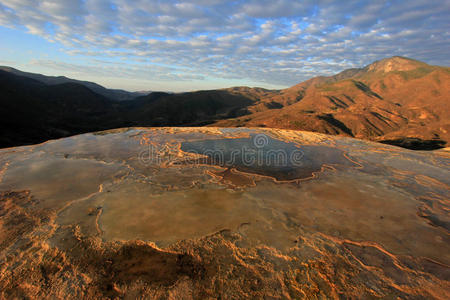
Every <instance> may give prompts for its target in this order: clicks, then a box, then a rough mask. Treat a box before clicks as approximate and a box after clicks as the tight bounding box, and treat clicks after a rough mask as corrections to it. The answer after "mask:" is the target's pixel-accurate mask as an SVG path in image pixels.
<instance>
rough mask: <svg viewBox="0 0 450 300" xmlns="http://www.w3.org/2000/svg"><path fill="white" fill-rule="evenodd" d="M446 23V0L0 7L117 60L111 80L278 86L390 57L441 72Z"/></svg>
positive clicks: (170, 0) (22, 1)
mask: <svg viewBox="0 0 450 300" xmlns="http://www.w3.org/2000/svg"><path fill="white" fill-rule="evenodd" d="M449 15H450V1H448V0H445V1H426V0H412V1H408V2H404V1H400V0H392V1H385V0H380V1H376V2H374V1H368V0H367V1H345V2H344V1H337V0H335V1H331V0H322V1H312V0H311V1H310V0H307V1H292V0H247V1H222V0H214V1H213V0H208V1H207V0H192V1H187V0H184V1H176V0H166V1H156V0H135V1H133V2H130V1H127V0H45V1H32V0H7V1H6V0H0V24H1V25H3V26H8V27H14V28H18V29H21V28H24V30H26V31H28V32H30V33H31V34H35V35H39V36H42V37H44V38H46V39H48V40H52V41H57V42H60V43H62V44H63V45H64V47H65V48H64V51H66V53H69V54H72V55H77V56H85V57H94V58H95V59H98V58H102V59H103V60H108V59H111V60H113V59H123V60H124V63H122V64H120V65H118V66H115V67H114V68H116V69H114V70H115V71H114V74H115V75H117V76H125V75H127V74H131V73H130V72H134V73H133V74H134V76H139V78H145V79H148V78H153V79H155V80H174V81H179V80H193V79H195V80H200V79H201V78H224V79H229V78H232V79H246V80H253V81H259V82H266V83H270V84H281V85H286V86H288V85H292V84H295V83H298V82H300V81H302V80H305V79H307V78H309V77H310V76H315V75H319V74H332V73H335V72H338V71H340V70H342V69H345V68H347V67H354V66H358V65H363V64H367V63H370V62H371V61H372V60H374V59H378V58H383V57H387V56H392V55H410V56H412V57H413V58H416V59H420V60H425V61H427V62H429V63H433V64H441V65H449V63H450V57H449V56H448V53H449V52H450V39H449V32H448V17H449ZM94 58H92V59H94ZM148 62H152V63H153V64H155V63H163V64H164V65H167V66H173V68H174V69H170V68H169V69H167V68H162V67H156V66H155V65H150V66H148V65H144V64H145V63H148ZM40 63H41V64H43V62H40ZM139 63H141V64H142V65H143V66H145V67H142V68H140V69H136V67H135V64H139ZM48 65H49V62H47V67H48ZM99 66H100V64H99V63H98V65H96V67H95V68H96V69H99V70H100V71H99V72H100V73H98V74H99V76H100V75H102V74H103V73H101V72H102V71H101V70H102V68H101V67H100V68H99ZM59 67H60V68H69V69H71V70H72V71H73V67H71V66H69V65H67V64H66V65H64V64H59V65H58V68H59ZM108 68H111V67H108ZM179 69H182V70H183V72H178V71H174V70H179ZM83 70H84V71H86V69H83ZM83 70H80V72H83ZM89 71H92V70H89ZM105 72H106V73H109V74H111V73H110V72H111V70H110V69H108V70H107V71H105ZM127 76H128V75H127ZM136 78H138V77H136Z"/></svg>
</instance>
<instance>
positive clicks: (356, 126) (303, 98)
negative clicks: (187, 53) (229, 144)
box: [0, 57, 450, 149]
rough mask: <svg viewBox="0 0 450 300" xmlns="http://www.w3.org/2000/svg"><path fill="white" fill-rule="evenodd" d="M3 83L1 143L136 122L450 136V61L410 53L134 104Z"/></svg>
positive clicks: (80, 91) (403, 138) (405, 139)
mask: <svg viewBox="0 0 450 300" xmlns="http://www.w3.org/2000/svg"><path fill="white" fill-rule="evenodd" d="M17 71H18V70H17ZM18 72H21V71H18ZM38 75H39V74H38ZM56 78H58V77H56ZM0 84H1V85H2V86H3V87H2V90H3V93H1V94H0V97H1V99H0V100H1V101H0V104H1V107H0V113H1V115H2V116H3V120H2V126H1V130H2V139H1V141H0V146H3V147H7V146H15V145H20V144H27V143H37V142H41V141H45V140H47V139H52V138H58V137H64V136H68V135H73V134H78V133H84V132H89V131H96V130H104V129H111V128H117V127H129V126H205V125H206V126H219V127H242V126H246V127H273V128H282V129H296V130H306V131H314V132H320V133H326V134H333V135H344V136H351V137H356V138H360V139H367V140H372V141H381V142H386V143H392V144H395V145H400V146H405V147H408V148H413V149H421V146H420V144H421V142H420V141H422V140H423V141H424V142H423V147H422V148H423V149H430V147H431V146H430V145H434V146H432V147H431V148H433V147H435V148H440V147H445V144H446V142H447V141H449V140H450V107H449V99H450V68H448V67H439V66H431V65H427V64H426V63H423V62H420V61H417V60H413V59H409V58H404V57H391V58H386V59H382V60H379V61H376V62H374V63H372V64H369V65H367V66H364V67H362V68H352V69H347V70H344V71H342V72H340V73H338V74H336V75H333V76H318V77H314V78H311V79H309V80H306V81H303V82H301V83H299V84H297V85H294V86H292V87H290V88H287V89H283V90H269V89H264V88H258V87H256V88H251V87H245V86H240V87H232V88H224V89H218V90H203V91H194V92H185V93H162V92H160V93H155V92H154V93H150V94H148V95H145V96H140V97H136V98H133V99H132V100H129V101H113V100H114V99H111V98H110V97H106V96H104V95H101V94H100V93H98V92H96V91H94V90H93V89H91V88H90V87H89V86H86V85H85V84H80V83H79V81H76V80H74V81H71V82H65V83H64V84H69V85H66V86H63V88H62V87H61V84H53V85H52V84H45V83H43V82H42V81H39V80H33V79H31V78H30V77H24V76H20V75H15V74H13V73H11V72H5V71H2V70H0ZM80 86H83V87H84V88H81V87H80ZM89 91H90V92H89ZM77 97H79V98H77ZM91 102H92V103H91ZM24 115H26V116H28V118H26V119H24V120H22V119H21V117H20V116H24ZM43 115H46V116H49V117H47V118H43V117H42V116H43ZM47 119H49V120H51V121H48V120H47ZM17 128H22V129H21V130H19V131H17ZM27 128H29V129H27ZM31 132H32V133H31ZM411 139H412V140H411ZM418 141H419V142H418ZM411 145H412V146H411Z"/></svg>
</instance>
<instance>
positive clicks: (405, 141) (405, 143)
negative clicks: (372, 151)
mask: <svg viewBox="0 0 450 300" xmlns="http://www.w3.org/2000/svg"><path fill="white" fill-rule="evenodd" d="M379 142H380V143H383V144H389V145H393V146H398V147H402V148H406V149H411V150H436V149H442V148H445V145H446V144H447V142H446V141H443V140H422V139H419V138H399V139H393V140H384V141H379Z"/></svg>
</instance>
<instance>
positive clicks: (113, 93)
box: [0, 66, 150, 101]
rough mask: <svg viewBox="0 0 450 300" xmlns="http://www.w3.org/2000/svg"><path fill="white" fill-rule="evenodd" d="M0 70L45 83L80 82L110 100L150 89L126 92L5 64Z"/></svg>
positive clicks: (125, 98) (120, 98) (131, 96)
mask: <svg viewBox="0 0 450 300" xmlns="http://www.w3.org/2000/svg"><path fill="white" fill-rule="evenodd" d="M0 70H2V71H6V72H9V73H12V74H15V75H18V76H23V77H27V78H31V79H34V80H37V81H39V82H42V83H45V84H47V85H58V84H63V83H77V84H81V85H83V86H85V87H87V88H89V89H91V90H92V91H94V92H96V93H97V94H100V95H102V96H105V97H106V98H109V99H112V100H117V101H126V100H132V99H134V98H136V97H139V96H143V95H146V94H149V93H150V91H142V92H128V91H125V90H119V89H107V88H105V87H103V86H101V85H99V84H97V83H95V82H90V81H82V80H76V79H71V78H67V77H65V76H45V75H42V74H36V73H29V72H22V71H19V70H17V69H14V68H11V67H7V66H0Z"/></svg>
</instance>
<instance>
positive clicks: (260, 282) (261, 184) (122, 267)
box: [0, 127, 450, 299]
mask: <svg viewBox="0 0 450 300" xmlns="http://www.w3.org/2000/svg"><path fill="white" fill-rule="evenodd" d="M449 199H450V152H448V151H446V150H438V151H434V152H418V151H416V152H414V151H410V150H405V149H400V148H396V147H393V146H388V145H383V144H378V143H372V142H365V141H360V140H354V139H350V138H340V137H331V136H326V135H322V134H316V133H309V132H300V131H289V130H277V129H248V128H234V129H225V128H220V129H219V128H211V127H208V128H126V129H119V130H111V131H106V132H99V133H93V134H83V135H78V136H74V137H70V138H65V139H60V140H54V141H49V142H46V143H43V144H39V145H34V146H25V147H16V148H7V149H2V150H0V298H52V299H54V298H60V299H67V298H69V299H71V298H87V299H98V298H131V299H134V298H136V297H143V298H154V299H205V298H206V299H208V298H223V299H236V298H256V299H267V298H269V299H272V298H274V299H286V298H288V299H289V298H291V299H299V298H307V299H323V298H335V299H340V298H359V299H376V298H383V299H384V298H386V299H397V298H400V299H403V298H407V299H423V298H431V299H449V298H450V268H449V266H450V239H449V230H450V217H449V213H448V212H449V209H450V206H449Z"/></svg>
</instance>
